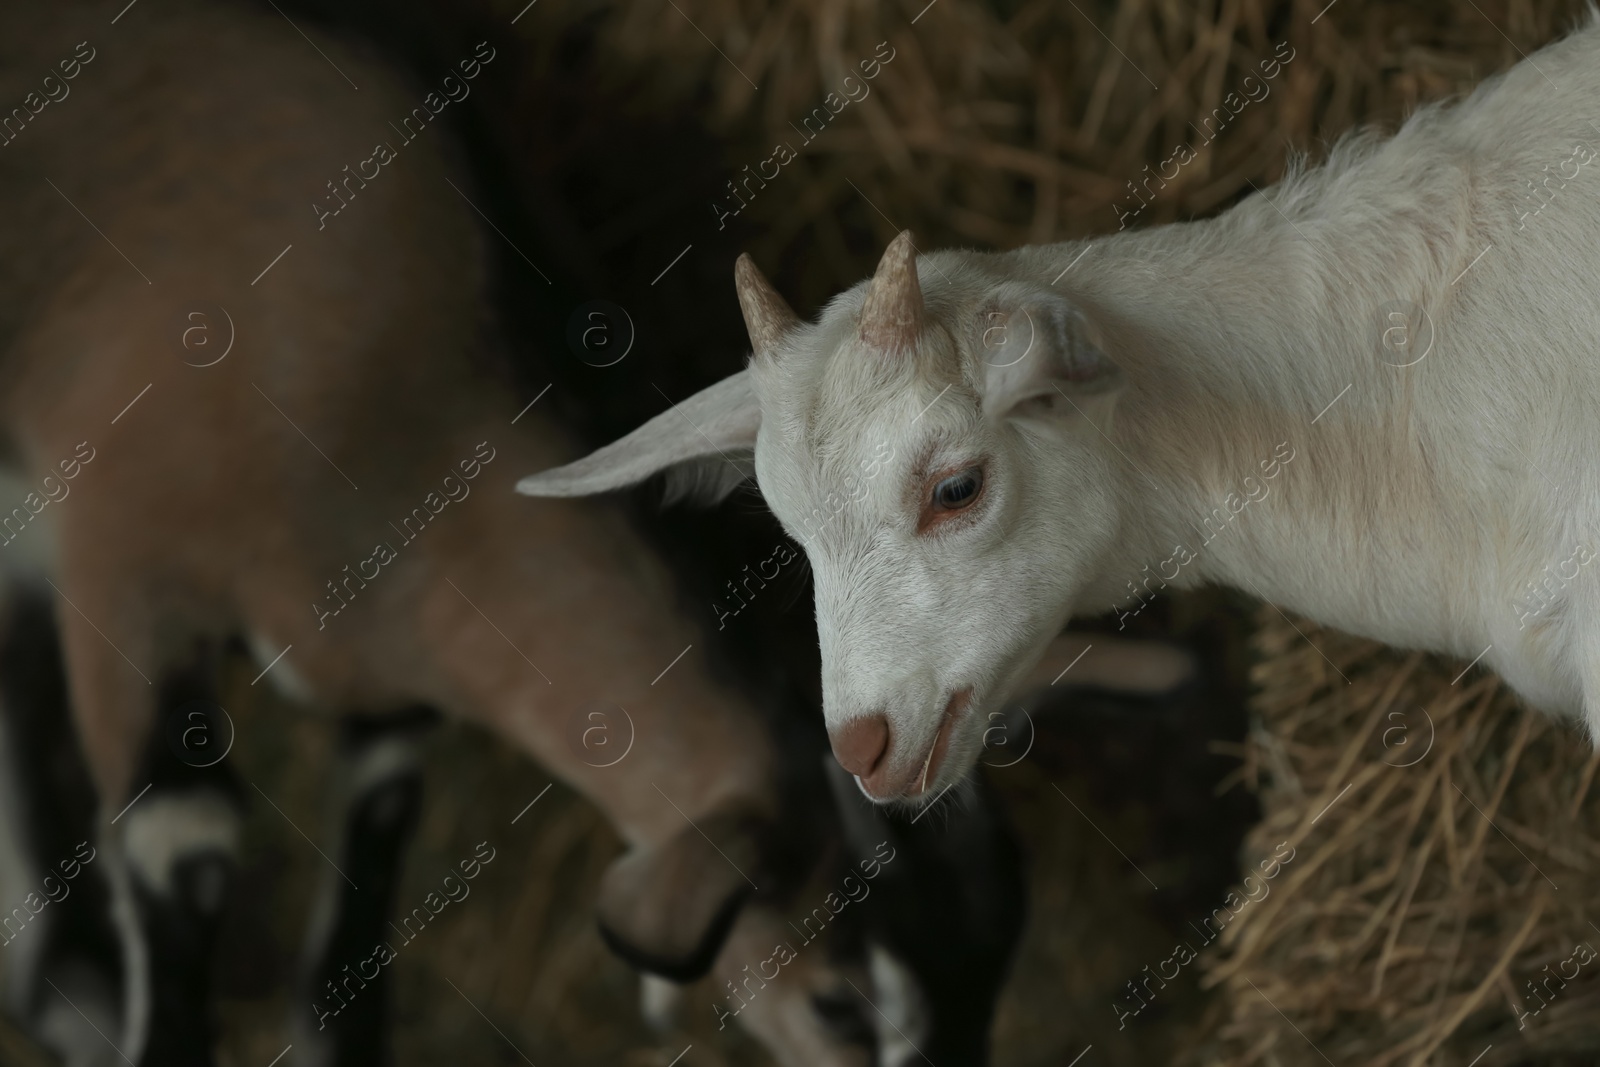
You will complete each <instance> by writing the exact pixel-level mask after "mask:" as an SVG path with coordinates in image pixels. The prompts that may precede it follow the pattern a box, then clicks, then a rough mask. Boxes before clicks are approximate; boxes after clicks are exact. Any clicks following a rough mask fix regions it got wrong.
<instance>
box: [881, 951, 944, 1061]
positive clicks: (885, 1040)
mask: <svg viewBox="0 0 1600 1067" xmlns="http://www.w3.org/2000/svg"><path fill="white" fill-rule="evenodd" d="M868 963H869V965H870V967H871V970H872V987H873V990H874V992H876V993H877V994H878V999H877V1002H876V1003H875V1004H874V1005H873V1007H874V1008H875V1009H876V1011H874V1012H873V1022H874V1024H875V1025H876V1027H877V1031H878V1067H908V1065H909V1064H912V1063H915V1062H917V1061H919V1060H921V1059H922V1053H921V1052H920V1051H919V1050H918V1048H917V1046H918V1045H919V1044H921V1043H922V1042H924V1041H926V1040H927V1037H928V1031H929V1029H930V1027H929V1022H930V1020H929V1019H928V1006H927V1003H926V1002H925V1001H924V1000H923V997H922V989H921V987H920V986H919V985H918V984H917V980H916V976H915V975H914V974H913V973H912V972H911V968H909V967H907V966H906V965H905V964H904V963H902V962H901V961H900V960H899V959H898V958H896V956H895V955H894V953H892V952H890V951H889V950H888V949H886V948H884V947H883V946H882V945H879V944H876V943H874V944H873V945H872V946H871V947H870V950H869V955H868Z"/></svg>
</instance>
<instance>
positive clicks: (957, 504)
mask: <svg viewBox="0 0 1600 1067" xmlns="http://www.w3.org/2000/svg"><path fill="white" fill-rule="evenodd" d="M982 488H983V471H982V470H981V469H980V468H978V467H973V468H972V469H971V470H965V471H962V472H961V473H960V474H953V475H951V476H950V477H948V478H946V479H944V480H943V481H942V482H940V483H939V484H938V485H935V486H934V487H933V504H934V507H936V508H938V509H939V510H941V511H960V510H961V509H962V508H964V507H966V506H967V505H968V504H970V503H972V502H973V501H974V500H976V499H977V498H978V490H980V489H982Z"/></svg>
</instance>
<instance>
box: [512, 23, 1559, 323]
mask: <svg viewBox="0 0 1600 1067" xmlns="http://www.w3.org/2000/svg"><path fill="white" fill-rule="evenodd" d="M506 6H507V8H508V10H509V9H510V7H513V6H518V7H519V6H521V5H520V4H514V3H513V2H512V0H507V4H506ZM1328 7H1329V5H1328V4H1327V0H1293V2H1274V0H1221V2H1220V3H1216V4H1211V3H1206V4H1190V3H1182V2H1179V0H1133V2H1126V3H1119V4H1115V5H1106V4H1090V3H1087V2H1085V3H1082V4H1072V3H1063V2H1061V0H990V2H989V3H972V2H963V0H936V2H935V3H933V4H928V3H927V0H898V2H896V3H892V4H877V3H860V2H852V0H780V2H777V3H770V4H769V3H757V2H752V0H695V2H693V3H688V2H685V3H680V4H664V3H659V2H655V0H640V2H636V3H635V2H628V3H619V4H617V5H616V6H615V7H613V8H611V9H610V11H609V13H608V15H607V16H606V17H605V18H604V19H603V21H602V22H601V23H600V25H599V28H598V47H599V52H600V56H599V59H598V61H597V63H596V67H595V69H596V74H597V77H599V78H600V79H601V80H602V83H608V84H610V85H611V86H612V87H616V86H619V85H626V86H627V87H628V90H629V91H630V92H631V93H632V94H634V95H635V96H636V98H637V99H639V100H641V101H649V107H650V108H651V109H660V111H661V112H666V111H670V110H673V109H679V108H684V107H689V108H692V109H694V110H696V111H697V112H699V113H700V114H701V117H702V118H703V120H704V121H706V122H707V123H708V124H709V125H710V126H711V127H712V128H714V129H715V130H716V131H718V133H719V134H720V135H721V136H722V137H723V138H725V139H726V140H727V142H728V144H729V148H730V151H729V158H730V159H731V160H733V161H735V162H734V169H735V171H736V172H735V173H732V174H729V175H728V176H727V177H728V178H730V179H733V180H740V178H741V176H742V175H743V174H744V171H743V170H742V168H741V167H740V166H739V162H740V161H748V162H749V163H751V164H752V165H753V164H755V163H756V162H757V161H759V160H761V159H764V158H766V157H767V156H768V155H770V153H771V149H772V147H773V146H774V145H776V144H780V143H787V144H790V145H792V147H793V148H794V149H795V150H797V151H798V152H799V153H800V159H799V160H798V161H797V162H795V163H793V164H789V165H788V166H785V167H784V168H783V170H782V172H781V173H780V174H779V176H778V177H777V178H775V179H773V180H772V183H771V184H772V186H773V187H774V188H773V191H767V190H766V189H760V190H758V192H757V194H756V195H755V197H754V199H753V200H752V201H751V203H750V205H749V208H748V210H747V211H746V212H745V213H744V220H745V221H748V222H753V223H754V226H753V227H752V232H753V234H754V235H755V237H756V243H755V246H754V247H752V248H751V249H750V250H751V251H752V252H753V253H754V254H755V255H756V256H757V258H758V259H761V260H762V261H763V262H767V263H775V262H778V261H780V260H782V261H786V262H787V263H788V265H789V266H790V268H791V269H792V270H794V271H797V272H798V273H800V274H802V275H803V276H804V280H805V281H806V282H807V283H809V284H808V291H810V292H813V293H815V294H816V296H817V298H818V299H820V298H821V296H823V295H826V294H827V293H828V292H831V291H832V290H833V289H836V288H837V286H838V284H839V282H841V281H843V280H844V279H847V278H852V277H854V276H856V275H857V274H859V273H860V271H861V270H862V269H863V262H866V263H870V261H871V259H872V258H875V254H876V252H877V251H878V250H880V249H881V248H882V245H883V243H884V242H885V241H886V240H887V238H888V237H889V236H891V235H892V234H893V233H894V232H895V231H896V230H898V229H899V228H902V227H906V226H910V227H913V228H915V229H916V230H917V231H918V233H919V236H920V237H921V239H922V244H923V246H924V247H930V246H937V245H940V244H949V243H969V244H970V243H976V244H978V245H980V246H989V247H1000V248H1005V247H1012V246H1015V245H1018V244H1023V243H1027V242H1043V241H1049V240H1055V239H1060V238H1063V237H1075V236H1082V235H1085V234H1091V233H1101V232H1107V231H1114V230H1116V229H1118V228H1119V213H1120V212H1121V211H1125V210H1127V209H1128V208H1129V207H1131V206H1135V205H1137V204H1138V203H1139V201H1137V200H1135V199H1134V198H1133V193H1132V187H1133V183H1137V182H1142V181H1143V180H1144V179H1145V178H1146V176H1147V175H1149V174H1154V173H1155V172H1156V170H1157V169H1158V168H1159V164H1160V163H1161V161H1163V160H1165V159H1168V158H1170V157H1171V156H1172V154H1173V148H1174V146H1176V145H1177V144H1179V143H1188V144H1190V145H1191V146H1193V147H1195V148H1196V149H1197V150H1198V153H1199V154H1198V156H1197V158H1196V159H1195V160H1194V161H1193V162H1191V163H1189V164H1188V165H1186V166H1183V167H1182V168H1181V169H1180V170H1179V172H1178V174H1177V176H1176V177H1175V178H1174V179H1173V180H1172V181H1171V182H1170V183H1169V184H1168V185H1167V186H1166V187H1165V188H1159V183H1155V184H1152V185H1151V186H1150V187H1149V188H1150V189H1152V190H1155V193H1154V199H1153V202H1151V203H1150V205H1149V207H1148V208H1146V209H1145V210H1144V211H1143V212H1142V213H1141V214H1140V215H1139V216H1138V219H1137V223H1138V224H1139V225H1149V224H1153V223H1162V222H1170V221H1173V220H1177V219H1184V218H1189V217H1193V216H1197V215H1203V214H1207V213H1210V212H1213V211H1215V210H1217V209H1218V208H1219V207H1222V206H1225V205H1226V204H1227V203H1228V202H1230V201H1231V200H1233V199H1234V198H1236V197H1237V196H1239V195H1240V194H1242V193H1247V192H1248V191H1249V190H1250V187H1251V185H1252V184H1254V185H1257V186H1260V185H1263V184H1265V183H1267V182H1271V181H1273V180H1275V179H1276V178H1277V177H1279V176H1280V175H1281V173H1282V170H1283V167H1284V164H1285V162H1286V160H1287V158H1288V155H1289V151H1290V149H1291V146H1292V147H1293V148H1294V149H1295V150H1300V151H1309V152H1311V153H1313V154H1315V153H1317V152H1318V151H1319V150H1320V147H1321V146H1322V144H1323V143H1325V142H1327V141H1329V140H1331V139H1333V138H1335V137H1337V136H1338V135H1339V134H1341V133H1343V132H1345V131H1346V130H1348V129H1350V128H1351V127H1352V126H1355V125H1357V124H1363V123H1377V124H1385V125H1393V124H1394V123H1395V122H1396V121H1398V120H1399V119H1400V118H1402V117H1403V116H1404V115H1405V114H1407V113H1409V112H1410V111H1412V110H1414V109H1415V108H1416V107H1417V106H1418V105H1419V104H1420V103H1423V102H1426V101H1429V100H1434V99H1438V98H1441V97H1444V96H1448V95H1450V94H1452V93H1459V92H1464V91H1466V90H1468V89H1470V88H1471V87H1472V86H1473V85H1475V84H1476V83H1477V82H1478V81H1479V80H1481V79H1482V78H1483V77H1484V76H1485V75H1487V74H1489V73H1492V72H1493V71H1495V70H1498V69H1502V68H1504V67H1506V66H1509V65H1510V64H1511V63H1514V62H1515V61H1516V60H1517V59H1518V58H1519V56H1520V53H1521V52H1526V51H1531V50H1532V49H1533V48H1535V47H1537V46H1538V45H1540V44H1542V43H1545V42H1547V41H1549V40H1550V39H1552V38H1553V37H1555V36H1556V35H1558V34H1559V33H1560V32H1561V31H1562V29H1563V28H1565V27H1566V26H1568V25H1571V24H1572V23H1573V22H1574V21H1575V19H1576V18H1577V16H1578V14H1579V12H1580V10H1581V4H1579V3H1577V2H1569V0H1561V2H1555V3H1542V4H1537V5H1535V4H1532V3H1529V2H1527V0H1493V2H1491V0H1484V2H1482V3H1477V4H1460V3H1454V2H1449V3H1445V2H1439V3H1419V4H1408V5H1382V4H1378V3H1366V2H1362V0H1340V2H1338V3H1337V4H1336V5H1335V6H1332V7H1331V10H1327V11H1326V12H1325V13H1324V9H1326V8H1328ZM539 10H540V11H541V14H542V17H544V18H546V19H547V20H550V22H554V23H556V24H558V25H559V24H568V25H570V24H572V23H576V22H578V21H580V20H581V19H582V18H583V17H584V16H585V15H592V14H593V8H592V7H591V6H590V5H587V4H584V3H581V2H580V0H547V2H546V3H543V4H541V5H540V6H539ZM913 19H915V22H914V23H913V22H912V21H911V20H913ZM550 22H547V23H545V24H544V26H545V29H546V30H547V29H548V28H549V25H550ZM525 25H526V26H527V29H526V30H525V32H527V33H537V32H544V30H537V29H534V28H533V20H532V19H531V18H530V20H529V22H528V24H525ZM884 41H887V42H889V44H890V47H891V48H893V49H894V50H895V58H894V59H893V60H892V61H891V62H889V63H887V64H885V65H884V66H883V67H882V69H881V73H879V75H878V76H877V77H876V78H875V79H874V80H873V81H872V82H871V83H870V84H869V86H868V88H869V89H870V93H869V95H867V96H866V98H865V99H863V100H861V101H860V102H859V103H851V104H848V105H846V106H844V107H843V108H842V111H841V112H840V114H839V115H838V116H837V117H836V118H835V119H833V120H832V121H831V122H829V123H828V124H827V126H826V128H825V129H823V131H822V132H821V133H820V134H818V135H816V136H815V137H814V139H813V140H811V141H810V142H809V143H807V141H806V138H805V135H806V132H807V131H806V130H805V129H802V128H801V123H802V122H803V119H804V117H805V116H807V115H809V114H812V113H813V111H814V109H815V108H817V107H819V106H822V105H823V103H824V99H825V97H826V96H827V94H828V93H829V92H839V91H840V88H841V86H842V84H843V79H844V77H845V76H846V75H849V74H852V73H858V67H859V64H860V62H861V61H862V60H863V59H869V58H871V57H872V56H873V55H874V50H875V48H876V47H877V46H878V44H879V42H884ZM1282 42H1287V48H1290V49H1293V57H1292V58H1291V59H1290V60H1289V61H1288V62H1287V63H1285V64H1284V65H1283V66H1282V69H1281V71H1280V72H1279V73H1278V74H1277V76H1276V78H1274V79H1272V80H1270V81H1268V82H1267V83H1266V89H1267V92H1266V95H1265V96H1264V97H1262V98H1261V99H1259V100H1258V101H1255V102H1247V103H1246V105H1245V106H1243V107H1242V108H1241V109H1240V110H1239V111H1238V113H1237V117H1235V118H1232V119H1231V120H1230V121H1229V122H1228V123H1227V124H1226V125H1225V126H1223V127H1222V129H1221V130H1220V132H1215V130H1214V127H1215V123H1213V127H1209V128H1207V129H1206V130H1205V131H1204V132H1207V133H1211V132H1214V134H1215V135H1214V136H1211V137H1209V138H1206V137H1203V136H1202V131H1200V130H1198V129H1197V127H1200V126H1203V125H1204V124H1205V117H1206V116H1209V115H1212V114H1213V113H1214V109H1216V108H1218V107H1223V106H1224V101H1225V99H1226V98H1227V97H1228V96H1229V95H1230V94H1238V95H1237V96H1236V97H1235V99H1236V100H1237V99H1238V98H1239V97H1242V96H1243V95H1244V94H1245V93H1246V92H1247V91H1248V92H1253V93H1260V91H1261V90H1259V89H1249V87H1247V86H1245V85H1244V79H1245V77H1246V76H1247V75H1255V76H1256V77H1257V78H1258V79H1259V77H1260V75H1261V73H1262V72H1261V69H1260V64H1261V62H1262V61H1263V60H1266V59H1270V58H1271V57H1272V56H1273V55H1274V50H1275V48H1277V47H1278V46H1279V45H1280V43H1282ZM1208 142H1209V143H1208ZM1147 167H1149V168H1150V169H1149V170H1146V168H1147ZM723 195H724V196H726V194H723ZM1117 205H1120V208H1119V207H1118V206H1117ZM712 217H713V215H712V213H711V211H710V209H709V206H708V209H707V219H708V221H709V220H711V219H712ZM863 238H870V240H863ZM801 253H803V257H802V255H801ZM801 259H803V260H804V262H798V261H799V260H801ZM812 287H817V288H812Z"/></svg>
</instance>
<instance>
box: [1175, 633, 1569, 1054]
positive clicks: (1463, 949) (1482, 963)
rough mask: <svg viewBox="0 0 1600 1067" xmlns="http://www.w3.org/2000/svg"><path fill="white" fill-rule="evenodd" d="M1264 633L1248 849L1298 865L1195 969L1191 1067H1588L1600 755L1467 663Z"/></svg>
mask: <svg viewBox="0 0 1600 1067" xmlns="http://www.w3.org/2000/svg"><path fill="white" fill-rule="evenodd" d="M1261 618H1262V622H1261V626H1260V630H1259V632H1258V636H1257V638H1256V642H1255V646H1256V652H1257V654H1258V656H1259V663H1258V665H1257V667H1256V668H1255V670H1254V672H1253V681H1254V683H1255V686H1256V694H1255V696H1254V698H1253V703H1252V710H1253V720H1254V726H1253V730H1252V737H1251V738H1250V740H1249V743H1248V744H1247V746H1246V750H1245V755H1246V759H1245V765H1244V768H1243V776H1244V777H1245V778H1246V779H1247V780H1248V781H1250V782H1252V783H1253V784H1254V785H1255V787H1256V788H1257V790H1258V792H1259V795H1260V798H1261V802H1262V807H1263V811H1264V813H1265V817H1264V818H1263V820H1262V822H1261V824H1260V825H1259V826H1258V827H1256V828H1255V829H1254V830H1253V831H1252V832H1251V833H1250V835H1249V837H1248V838H1247V840H1246V853H1247V855H1255V854H1258V853H1259V854H1266V853H1268V852H1270V851H1271V850H1272V849H1273V847H1274V846H1275V845H1276V844H1277V843H1278V842H1280V841H1289V842H1292V843H1293V844H1294V846H1295V848H1296V849H1297V855H1296V857H1295V859H1294V861H1293V862H1292V863H1290V864H1289V865H1287V867H1286V868H1285V869H1284V872H1283V873H1282V874H1281V875H1280V876H1279V877H1278V879H1277V881H1276V882H1275V883H1274V885H1273V887H1272V892H1271V893H1270V895H1269V896H1267V897H1266V898H1265V899H1264V900H1262V901H1261V903H1259V904H1257V905H1255V906H1254V907H1253V908H1252V909H1251V910H1250V911H1249V913H1248V914H1247V915H1245V916H1242V917H1241V921H1239V922H1238V923H1236V924H1234V925H1232V926H1229V927H1228V928H1227V929H1226V930H1225V931H1224V933H1223V935H1222V936H1221V937H1220V938H1219V939H1218V942H1217V946H1216V948H1215V950H1214V951H1213V952H1211V953H1209V954H1208V955H1207V956H1206V957H1205V958H1204V959H1203V962H1202V967H1203V968H1204V970H1205V972H1206V979H1205V981H1206V984H1208V985H1211V986H1220V992H1221V994H1222V998H1221V1002H1220V1003H1219V1004H1218V1005H1217V1006H1216V1007H1215V1009H1214V1010H1213V1012H1212V1017H1211V1019H1210V1020H1209V1025H1208V1027H1207V1029H1208V1030H1209V1031H1210V1037H1211V1038H1212V1041H1211V1042H1209V1043H1208V1045H1207V1047H1206V1049H1205V1051H1204V1052H1203V1054H1201V1055H1200V1056H1198V1057H1197V1058H1195V1059H1194V1060H1193V1061H1192V1062H1195V1063H1204V1064H1208V1065H1209V1064H1229V1065H1232V1067H1247V1065H1253V1064H1263V1065H1284V1067H1287V1065H1298V1064H1323V1063H1325V1062H1329V1061H1331V1062H1333V1063H1338V1064H1358V1063H1359V1064H1370V1065H1372V1067H1388V1065H1397V1067H1399V1065H1408V1067H1420V1065H1422V1064H1429V1063H1450V1064H1465V1063H1468V1062H1475V1063H1476V1064H1478V1065H1479V1067H1506V1065H1510V1064H1515V1063H1524V1062H1527V1061H1528V1059H1529V1057H1530V1056H1534V1055H1537V1056H1538V1057H1539V1062H1541V1063H1549V1062H1562V1061H1560V1060H1559V1059H1551V1058H1550V1057H1559V1056H1574V1057H1583V1056H1585V1054H1587V1056H1586V1058H1583V1059H1582V1060H1581V1062H1593V1053H1594V1052H1595V1050H1596V1049H1597V1048H1600V1028H1596V1027H1595V1026H1594V1024H1593V1021H1592V1020H1593V1018H1594V1013H1595V1012H1596V1010H1600V981H1596V977H1595V976H1596V973H1597V972H1600V962H1595V963H1589V964H1588V965H1586V966H1580V962H1581V956H1582V955H1583V954H1581V953H1580V954H1576V955H1577V958H1575V950H1576V948H1577V946H1578V945H1579V944H1580V943H1584V942H1587V943H1588V944H1589V945H1591V946H1595V945H1600V927H1596V926H1594V925H1593V924H1592V923H1591V922H1590V916H1589V911H1588V907H1587V906H1588V904H1589V902H1590V901H1591V900H1593V899H1594V897H1595V895H1596V894H1597V893H1600V868H1597V864H1596V861H1597V859H1600V803H1596V802H1591V801H1590V800H1589V797H1590V793H1591V789H1592V786H1593V782H1594V775H1595V770H1596V767H1597V766H1600V754H1596V753H1594V752H1593V751H1591V746H1590V744H1589V742H1588V740H1587V738H1586V737H1584V736H1583V735H1582V734H1581V732H1579V731H1578V730H1577V729H1575V728H1573V727H1570V726H1567V725H1563V724H1560V723H1557V722H1555V721H1554V720H1552V719H1550V718H1548V717H1547V716H1544V715H1541V714H1539V713H1538V712H1535V711H1532V710H1531V709H1529V708H1528V707H1527V706H1526V705H1524V704H1523V703H1522V702H1521V701H1520V700H1519V699H1518V698H1517V697H1515V696H1514V695H1513V694H1511V693H1510V692H1509V690H1507V688H1506V687H1505V685H1504V684H1503V683H1501V682H1500V681H1499V680H1498V679H1497V678H1495V677H1494V676H1493V675H1489V674H1485V673H1483V672H1482V671H1481V670H1479V669H1477V668H1471V669H1464V668H1466V665H1465V664H1463V663H1457V662H1453V661H1446V660H1442V659H1439V658H1436V657H1431V656H1425V655H1423V654H1421V653H1402V652H1396V651H1392V650H1388V649H1385V648H1384V647H1382V646H1381V645H1378V644H1376V643H1374V642H1371V641H1366V640H1361V639H1358V638H1353V637H1349V636H1347V635H1344V634H1341V633H1338V632H1335V631H1332V630H1325V629H1321V628H1318V627H1316V626H1314V625H1312V624H1310V623H1308V622H1297V623H1295V624H1293V625H1291V624H1290V623H1289V622H1288V621H1287V620H1286V619H1283V618H1281V617H1280V616H1279V615H1278V614H1277V613H1276V612H1275V611H1273V610H1271V609H1264V610H1263V612H1262V616H1261ZM1295 626H1298V627H1299V631H1300V632H1297V630H1296V629H1295ZM1302 632H1303V635H1302ZM1569 960H1570V961H1572V962H1567V963H1563V962H1562V961H1569ZM1546 967H1549V968H1550V969H1549V970H1545V968H1546ZM1574 971H1576V975H1575V976H1574ZM1552 975H1554V976H1555V977H1554V978H1553V979H1552ZM1562 975H1565V977H1567V978H1571V981H1564V980H1562ZM1530 982H1533V983H1537V984H1538V989H1537V994H1538V995H1537V996H1536V995H1535V992H1534V991H1531V990H1530V987H1529V983H1530ZM1546 1001H1548V1005H1547V1006H1545V1002H1546ZM1541 1009H1542V1010H1541ZM1524 1012H1536V1013H1537V1014H1530V1015H1529V1016H1528V1017H1526V1018H1525V1019H1521V1020H1520V1026H1519V1018H1520V1016H1521V1015H1522V1013H1524ZM1480 1053H1482V1054H1483V1055H1482V1058H1481V1059H1477V1060H1474V1057H1476V1056H1478V1055H1479V1054H1480ZM1572 1062H1580V1060H1578V1059H1574V1060H1573V1061H1572Z"/></svg>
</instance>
